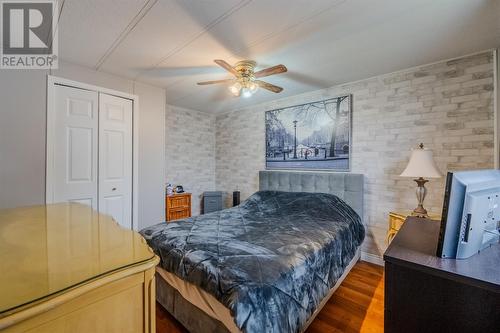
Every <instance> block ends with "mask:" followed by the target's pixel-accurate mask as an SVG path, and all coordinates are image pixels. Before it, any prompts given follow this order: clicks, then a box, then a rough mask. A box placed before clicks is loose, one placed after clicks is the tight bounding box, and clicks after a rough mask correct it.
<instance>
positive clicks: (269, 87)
mask: <svg viewBox="0 0 500 333" xmlns="http://www.w3.org/2000/svg"><path fill="white" fill-rule="evenodd" d="M253 82H255V83H257V85H258V86H259V87H261V88H264V89H267V90H269V91H272V92H273V93H280V92H282V91H283V88H281V87H278V86H275V85H274V84H270V83H267V82H264V81H260V80H255V81H253Z"/></svg>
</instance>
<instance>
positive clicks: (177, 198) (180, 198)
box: [165, 192, 191, 221]
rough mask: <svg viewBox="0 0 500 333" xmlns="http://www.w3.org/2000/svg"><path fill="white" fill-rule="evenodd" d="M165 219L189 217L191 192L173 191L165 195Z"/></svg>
mask: <svg viewBox="0 0 500 333" xmlns="http://www.w3.org/2000/svg"><path fill="white" fill-rule="evenodd" d="M165 208H166V212H165V215H166V218H167V221H173V220H178V219H184V218H187V217H191V193H186V192H184V193H175V194H172V195H167V197H166V205H165Z"/></svg>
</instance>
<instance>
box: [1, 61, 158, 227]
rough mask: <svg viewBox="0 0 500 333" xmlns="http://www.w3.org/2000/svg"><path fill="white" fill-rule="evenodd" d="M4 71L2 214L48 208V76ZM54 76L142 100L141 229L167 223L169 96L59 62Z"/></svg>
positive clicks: (140, 106)
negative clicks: (166, 124) (26, 208)
mask: <svg viewBox="0 0 500 333" xmlns="http://www.w3.org/2000/svg"><path fill="white" fill-rule="evenodd" d="M47 74H49V73H48V71H42V70H1V71H0V101H1V102H0V208H7V207H16V206H24V205H34V204H43V203H44V202H45V135H46V90H47V84H46V75H47ZM51 74H52V75H55V76H59V77H63V78H67V79H70V80H74V81H79V82H83V83H89V84H93V85H97V86H102V87H105V88H109V89H115V90H119V91H123V92H127V93H131V94H136V95H138V96H139V112H140V116H139V184H140V185H139V224H138V225H139V228H143V227H145V226H148V225H151V224H154V223H158V222H160V221H163V220H164V215H165V212H164V196H163V194H164V193H163V192H164V190H163V183H164V181H163V179H164V175H163V172H164V154H163V152H164V139H163V138H164V127H163V125H162V124H163V122H164V119H165V118H164V117H165V104H166V102H165V100H166V92H165V90H164V89H160V88H157V87H153V86H149V85H145V84H139V83H134V82H133V81H131V80H127V79H124V78H121V77H117V76H114V75H109V74H105V73H101V72H97V71H94V70H91V69H87V68H85V67H81V66H77V65H73V64H69V63H64V62H60V68H59V69H58V70H54V71H53V72H52V73H51Z"/></svg>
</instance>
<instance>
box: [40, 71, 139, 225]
mask: <svg viewBox="0 0 500 333" xmlns="http://www.w3.org/2000/svg"><path fill="white" fill-rule="evenodd" d="M56 86H67V87H73V88H77V89H83V90H89V91H95V92H97V93H104V94H108V95H113V96H117V97H121V98H126V99H129V100H131V101H132V229H133V230H136V231H137V229H138V225H139V223H138V222H139V182H138V180H139V113H140V112H139V96H137V95H133V94H129V93H125V92H122V91H118V90H113V89H108V88H104V87H100V86H95V85H92V84H87V83H83V82H78V81H73V80H68V79H65V78H62V77H57V76H53V75H47V123H46V127H47V128H46V130H47V132H46V133H47V135H46V152H45V154H46V155H45V158H46V160H45V163H46V169H45V203H47V204H50V203H54V199H53V198H54V188H53V184H54V179H55V177H54V166H53V165H52V163H51V162H53V161H54V148H53V147H54V146H53V144H54V141H55V139H54V137H53V135H54V128H53V127H54V120H55V112H54V107H55V102H56V101H55V87H56Z"/></svg>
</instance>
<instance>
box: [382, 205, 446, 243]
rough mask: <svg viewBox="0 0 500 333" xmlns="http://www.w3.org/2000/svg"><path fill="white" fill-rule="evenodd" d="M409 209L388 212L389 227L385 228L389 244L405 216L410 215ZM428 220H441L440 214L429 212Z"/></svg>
mask: <svg viewBox="0 0 500 333" xmlns="http://www.w3.org/2000/svg"><path fill="white" fill-rule="evenodd" d="M411 213H412V212H411V211H409V210H408V211H397V212H389V228H388V230H387V239H386V242H387V244H389V243H390V242H391V241H392V239H393V238H394V236H396V234H397V233H398V231H399V229H400V228H401V226H402V225H403V223H405V221H406V218H407V217H409V216H412V215H411ZM429 219H430V220H436V221H441V215H439V214H433V213H430V214H429Z"/></svg>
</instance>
